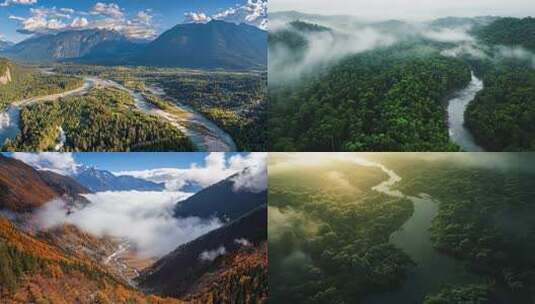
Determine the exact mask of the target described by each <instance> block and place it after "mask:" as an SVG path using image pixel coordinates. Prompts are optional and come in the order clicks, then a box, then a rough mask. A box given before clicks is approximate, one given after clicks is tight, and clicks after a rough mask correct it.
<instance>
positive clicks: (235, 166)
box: [229, 153, 267, 192]
mask: <svg viewBox="0 0 535 304" xmlns="http://www.w3.org/2000/svg"><path fill="white" fill-rule="evenodd" d="M229 163H230V165H229V168H230V169H231V170H234V171H236V172H240V174H239V175H238V176H236V177H234V179H233V180H234V189H235V190H237V191H239V190H246V191H250V192H261V191H263V190H266V188H267V153H250V154H248V155H247V156H245V157H244V156H241V155H236V156H233V157H231V158H230V160H229Z"/></svg>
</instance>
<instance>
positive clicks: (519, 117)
mask: <svg viewBox="0 0 535 304" xmlns="http://www.w3.org/2000/svg"><path fill="white" fill-rule="evenodd" d="M482 77H483V81H484V83H485V88H484V89H483V91H481V92H480V93H479V94H478V95H477V96H476V98H475V100H474V101H473V102H472V103H470V105H469V106H468V109H467V112H466V114H465V116H466V125H467V127H468V128H470V130H472V133H473V135H474V136H475V138H476V140H477V141H478V142H480V143H481V144H482V145H483V146H484V147H486V148H487V149H488V150H490V151H535V124H534V122H535V70H534V69H531V68H529V67H524V66H507V65H492V66H487V68H486V69H484V70H483V73H482Z"/></svg>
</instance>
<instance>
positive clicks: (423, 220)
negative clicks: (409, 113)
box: [355, 159, 483, 304]
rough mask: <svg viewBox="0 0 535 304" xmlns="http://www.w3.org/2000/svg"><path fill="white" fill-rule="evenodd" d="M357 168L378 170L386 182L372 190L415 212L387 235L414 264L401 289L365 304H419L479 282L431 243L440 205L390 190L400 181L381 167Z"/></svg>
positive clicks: (421, 196) (428, 198) (373, 297)
mask: <svg viewBox="0 0 535 304" xmlns="http://www.w3.org/2000/svg"><path fill="white" fill-rule="evenodd" d="M355 162H356V163H358V164H359V165H365V166H369V167H377V168H379V169H380V170H382V171H383V172H384V173H386V174H387V175H388V179H387V180H385V181H384V182H382V183H380V184H379V185H377V186H375V187H373V188H372V190H374V191H377V192H381V193H384V194H386V195H388V196H391V197H398V198H399V197H404V198H407V199H409V200H411V201H412V203H413V205H414V212H413V214H412V216H411V217H410V218H409V219H408V220H407V221H406V222H405V223H404V224H403V225H402V227H401V228H400V229H399V230H398V231H396V232H394V233H392V235H390V242H391V243H392V244H394V245H395V246H396V247H397V248H399V249H401V250H402V251H403V252H405V253H406V254H407V255H409V256H410V257H411V259H412V260H413V261H414V262H415V263H416V266H415V267H413V268H412V269H411V270H410V271H409V273H408V275H407V278H406V280H405V281H404V283H403V285H402V286H401V287H400V288H397V289H393V290H391V291H388V292H385V293H381V294H376V295H372V296H369V297H368V298H366V299H365V301H364V303H366V304H382V303H411V304H412V303H422V302H423V300H424V298H425V296H426V295H428V294H432V293H436V292H438V291H440V289H441V288H442V287H443V286H444V285H446V284H448V283H449V284H455V285H463V284H468V283H477V282H481V281H482V280H483V279H482V278H481V277H479V276H477V275H475V274H473V273H471V272H469V271H468V270H467V269H466V267H465V266H464V265H463V263H461V262H460V261H458V260H456V259H454V258H451V257H449V256H447V255H443V254H441V253H439V252H438V251H437V250H436V249H435V248H434V247H433V243H432V241H431V232H430V228H431V224H432V221H433V219H434V218H435V216H436V215H437V214H438V209H439V202H437V201H436V200H434V199H433V198H432V197H431V196H430V195H427V194H423V193H422V194H419V195H418V196H407V195H405V194H403V193H402V192H401V191H399V190H395V189H393V187H394V186H395V185H396V184H397V183H399V182H400V181H401V180H402V178H401V177H400V176H399V175H397V174H396V173H395V172H394V171H392V170H390V169H388V168H386V167H385V166H384V165H382V164H378V163H372V162H369V161H363V160H361V159H359V160H355Z"/></svg>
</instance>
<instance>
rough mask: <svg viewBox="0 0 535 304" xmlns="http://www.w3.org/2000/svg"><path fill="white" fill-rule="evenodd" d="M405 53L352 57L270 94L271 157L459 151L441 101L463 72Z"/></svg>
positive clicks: (437, 59) (466, 73) (466, 76)
mask: <svg viewBox="0 0 535 304" xmlns="http://www.w3.org/2000/svg"><path fill="white" fill-rule="evenodd" d="M410 52H411V50H407V49H406V47H405V46H403V45H399V46H395V47H392V48H389V49H385V50H376V51H373V52H368V53H363V54H359V55H354V56H350V57H348V58H346V59H344V60H342V61H340V62H339V63H338V64H336V66H334V67H332V68H331V69H329V70H328V71H327V72H326V73H319V74H320V75H319V76H317V77H311V79H306V80H305V81H301V82H300V83H298V84H295V85H285V86H282V87H278V86H272V87H270V97H269V98H270V111H269V117H270V120H269V126H268V130H269V139H270V145H271V147H270V151H456V150H458V147H457V146H456V145H454V144H452V143H451V142H450V140H449V134H448V129H447V122H446V120H445V116H446V114H445V106H444V99H445V98H446V97H447V96H448V94H450V93H451V92H452V91H455V90H457V89H460V88H463V87H464V86H466V85H467V84H468V83H469V81H470V70H469V68H468V65H466V64H465V63H463V62H462V61H460V60H456V59H451V58H445V57H442V56H439V55H434V54H433V53H429V54H427V55H425V54H422V53H420V52H416V54H413V55H410V54H409V55H406V56H405V55H403V54H407V53H410Z"/></svg>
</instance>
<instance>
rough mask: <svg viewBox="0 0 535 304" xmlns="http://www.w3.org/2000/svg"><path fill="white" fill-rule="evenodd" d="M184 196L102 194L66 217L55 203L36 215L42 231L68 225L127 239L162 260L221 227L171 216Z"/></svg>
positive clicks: (58, 202) (62, 205) (207, 221)
mask: <svg viewBox="0 0 535 304" xmlns="http://www.w3.org/2000/svg"><path fill="white" fill-rule="evenodd" d="M188 196H189V194H187V193H183V192H138V191H123V192H100V193H95V194H88V195H86V198H87V199H89V201H91V204H89V205H87V206H86V207H84V208H82V209H80V210H75V211H74V212H72V213H70V214H67V212H66V209H65V202H63V201H62V200H61V199H56V200H54V201H52V202H49V203H47V204H46V205H45V206H44V207H43V208H41V209H40V210H39V211H38V212H37V214H36V218H37V222H38V223H39V224H40V225H41V227H42V228H43V229H49V228H53V227H55V226H57V225H61V224H64V223H69V224H73V225H76V226H77V227H79V228H81V229H83V230H84V231H87V232H90V233H92V234H94V235H98V236H112V237H117V238H121V239H127V240H128V241H130V242H133V243H134V244H135V245H136V248H137V250H138V252H139V254H141V255H143V256H146V257H161V256H163V255H165V254H167V253H169V252H170V251H172V250H173V249H175V248H176V247H178V246H179V245H181V244H184V243H186V242H189V241H191V240H194V239H196V238H198V237H199V236H201V235H203V234H206V233H207V232H209V231H211V230H213V229H216V228H218V227H220V226H221V225H222V223H221V222H220V221H219V220H218V219H215V218H214V219H200V218H196V217H189V218H181V219H177V218H174V217H173V216H172V214H173V212H172V210H173V207H174V206H175V204H176V202H178V201H180V200H183V199H185V198H187V197H188Z"/></svg>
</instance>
